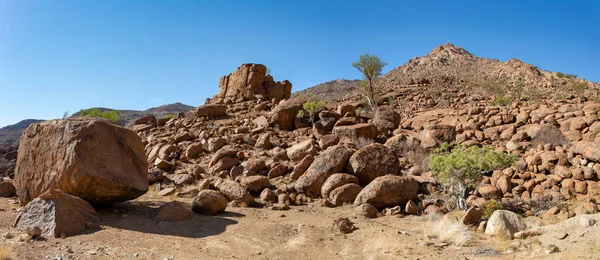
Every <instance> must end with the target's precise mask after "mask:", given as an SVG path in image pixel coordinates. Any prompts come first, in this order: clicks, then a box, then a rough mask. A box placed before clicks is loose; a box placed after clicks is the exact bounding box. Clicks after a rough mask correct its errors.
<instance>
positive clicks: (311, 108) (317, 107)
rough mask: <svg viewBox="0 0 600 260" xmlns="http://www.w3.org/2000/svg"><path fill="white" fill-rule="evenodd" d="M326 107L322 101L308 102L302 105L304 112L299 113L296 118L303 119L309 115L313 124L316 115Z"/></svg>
mask: <svg viewBox="0 0 600 260" xmlns="http://www.w3.org/2000/svg"><path fill="white" fill-rule="evenodd" d="M324 107H325V103H323V102H321V101H306V102H304V104H302V110H300V111H298V114H297V115H296V117H298V118H302V117H305V116H307V115H308V116H309V117H310V122H311V124H312V123H313V122H314V120H315V115H316V114H317V113H319V112H320V111H321V110H323V108H324Z"/></svg>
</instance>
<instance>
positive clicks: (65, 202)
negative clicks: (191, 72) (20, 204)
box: [14, 189, 100, 237]
mask: <svg viewBox="0 0 600 260" xmlns="http://www.w3.org/2000/svg"><path fill="white" fill-rule="evenodd" d="M99 225H100V219H99V218H98V215H97V214H96V211H94V208H92V206H91V205H90V204H89V203H87V202H85V201H84V200H82V199H80V198H78V197H75V196H72V195H69V194H66V193H64V192H62V191H60V190H56V189H49V190H47V191H46V192H44V193H42V194H40V196H39V197H37V198H35V199H33V200H32V201H30V202H29V203H27V205H25V207H24V208H23V209H22V210H21V212H20V213H19V215H18V216H17V220H16V221H15V224H14V227H16V228H20V229H30V230H31V229H34V228H39V229H41V234H42V235H44V236H46V237H61V236H73V235H77V234H80V233H81V232H83V231H85V230H86V229H87V228H98V227H99ZM32 237H35V236H32Z"/></svg>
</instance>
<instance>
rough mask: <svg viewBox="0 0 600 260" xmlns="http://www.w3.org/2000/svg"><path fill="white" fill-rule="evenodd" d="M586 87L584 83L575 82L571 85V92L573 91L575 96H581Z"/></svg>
mask: <svg viewBox="0 0 600 260" xmlns="http://www.w3.org/2000/svg"><path fill="white" fill-rule="evenodd" d="M587 86H588V84H587V83H586V82H575V83H573V84H571V87H572V88H573V91H575V94H577V96H581V95H582V94H583V92H585V89H586V88H587Z"/></svg>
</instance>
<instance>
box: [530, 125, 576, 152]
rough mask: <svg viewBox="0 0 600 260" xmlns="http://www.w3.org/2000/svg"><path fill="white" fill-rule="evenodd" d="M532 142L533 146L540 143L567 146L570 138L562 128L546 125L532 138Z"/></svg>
mask: <svg viewBox="0 0 600 260" xmlns="http://www.w3.org/2000/svg"><path fill="white" fill-rule="evenodd" d="M531 144H532V145H533V147H535V146H537V145H538V144H542V145H544V144H552V146H553V147H556V146H563V147H566V146H567V145H568V144H569V140H568V139H567V137H565V135H564V134H563V133H562V132H561V131H560V129H558V128H556V127H544V128H542V129H541V130H540V132H539V133H538V135H537V137H536V138H534V139H532V140H531Z"/></svg>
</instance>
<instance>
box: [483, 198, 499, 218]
mask: <svg viewBox="0 0 600 260" xmlns="http://www.w3.org/2000/svg"><path fill="white" fill-rule="evenodd" d="M502 209H504V207H503V206H502V204H500V203H498V201H497V200H488V201H486V202H485V203H484V204H483V207H482V210H483V216H482V218H484V219H486V218H487V219H489V218H490V217H491V216H492V214H494V211H496V210H502Z"/></svg>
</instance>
